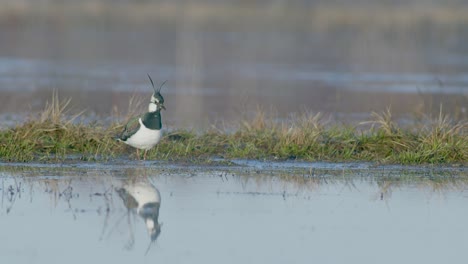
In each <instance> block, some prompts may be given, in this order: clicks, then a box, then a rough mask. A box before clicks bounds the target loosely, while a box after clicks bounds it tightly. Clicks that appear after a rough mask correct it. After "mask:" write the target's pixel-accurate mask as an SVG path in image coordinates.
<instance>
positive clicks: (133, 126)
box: [119, 116, 140, 141]
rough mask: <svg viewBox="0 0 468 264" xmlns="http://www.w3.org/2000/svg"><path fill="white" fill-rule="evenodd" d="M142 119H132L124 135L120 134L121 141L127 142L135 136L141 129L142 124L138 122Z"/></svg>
mask: <svg viewBox="0 0 468 264" xmlns="http://www.w3.org/2000/svg"><path fill="white" fill-rule="evenodd" d="M139 119H140V116H135V117H133V118H131V119H130V120H129V121H128V122H127V124H126V125H125V127H124V129H123V131H122V133H121V134H120V137H119V138H120V139H121V140H123V141H125V140H127V139H128V138H129V137H131V136H132V135H133V134H135V133H136V132H137V131H138V129H139V128H140V122H139V121H138V120H139Z"/></svg>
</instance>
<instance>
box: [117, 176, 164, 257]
mask: <svg viewBox="0 0 468 264" xmlns="http://www.w3.org/2000/svg"><path fill="white" fill-rule="evenodd" d="M115 191H116V192H117V193H118V194H119V196H120V198H121V199H122V201H123V203H124V206H125V207H126V208H127V209H128V211H129V212H132V213H136V214H137V215H139V216H140V217H141V218H142V219H143V221H144V222H145V226H146V229H147V231H148V234H149V236H150V239H151V240H150V245H149V246H148V249H147V252H148V250H149V248H150V246H151V244H152V243H154V242H155V241H156V239H157V238H158V237H159V234H160V233H161V225H162V224H160V223H159V220H158V219H159V208H160V206H161V195H160V193H159V190H158V189H157V188H156V187H155V186H154V185H153V184H152V183H151V182H149V181H148V180H147V179H144V178H138V179H134V180H129V181H127V182H125V184H123V185H122V187H121V188H116V189H115Z"/></svg>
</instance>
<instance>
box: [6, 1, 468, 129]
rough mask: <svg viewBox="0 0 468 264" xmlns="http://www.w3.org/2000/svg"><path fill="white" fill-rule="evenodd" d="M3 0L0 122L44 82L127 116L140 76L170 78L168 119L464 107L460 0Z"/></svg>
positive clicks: (36, 95)
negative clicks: (283, 0)
mask: <svg viewBox="0 0 468 264" xmlns="http://www.w3.org/2000/svg"><path fill="white" fill-rule="evenodd" d="M5 2H6V3H8V4H9V6H10V7H11V8H10V9H5V11H3V13H2V14H4V15H3V16H1V17H0V39H2V41H1V42H0V125H3V124H4V125H5V126H11V125H13V124H14V123H15V122H18V120H19V121H22V120H24V118H26V117H27V116H28V115H29V114H31V113H33V114H34V113H36V112H37V111H40V110H41V109H43V107H44V105H45V102H46V101H47V100H49V99H50V97H51V91H52V90H54V89H56V90H58V91H59V93H60V95H61V96H62V97H65V98H67V97H71V98H72V104H71V106H72V108H73V109H74V110H76V111H77V112H80V111H81V110H83V109H86V110H87V114H89V115H91V116H92V117H94V115H97V116H98V118H99V120H103V118H104V117H107V116H109V115H115V114H116V113H120V114H123V115H124V116H125V114H126V113H127V107H128V103H129V100H130V98H131V96H132V94H133V93H137V94H138V95H141V96H143V98H144V99H143V102H145V103H142V104H141V105H139V106H138V107H135V106H134V107H135V108H137V110H138V111H142V110H143V109H145V107H146V102H147V98H148V96H149V94H148V93H151V88H150V86H149V81H148V80H147V77H146V74H147V73H150V74H151V75H152V76H153V79H154V80H155V81H156V82H157V83H160V82H162V81H164V80H168V82H167V85H166V87H165V88H164V89H163V94H164V96H166V106H167V109H168V111H167V112H166V113H164V117H163V118H164V120H165V121H166V122H167V123H168V124H170V125H172V124H173V125H175V126H178V127H187V126H195V125H198V124H206V123H212V122H214V121H220V120H222V121H224V122H229V121H231V120H234V121H238V120H239V119H242V118H244V117H245V116H249V115H252V114H253V113H255V112H256V111H257V110H258V108H257V107H258V106H259V105H260V106H262V107H264V110H265V111H266V112H268V113H272V115H273V116H275V117H276V116H278V118H288V117H290V115H291V114H292V113H297V112H301V111H304V110H306V111H314V112H318V111H320V112H324V113H326V114H329V115H331V118H332V120H337V121H340V122H341V121H346V122H348V121H350V120H351V121H357V122H359V121H363V120H368V119H369V115H370V112H372V111H377V112H381V111H385V110H386V109H387V108H391V109H392V110H393V113H394V115H395V116H397V117H399V118H401V117H403V118H407V117H408V116H411V115H412V114H414V113H418V114H421V113H424V114H434V113H438V112H439V110H440V105H441V104H443V105H444V107H443V111H444V112H446V113H450V114H452V116H453V117H454V118H455V119H463V118H465V119H466V118H467V117H468V109H467V105H468V97H467V94H468V90H467V87H468V75H467V74H466V72H467V69H468V67H467V66H468V50H467V48H466V45H465V43H466V40H467V39H468V32H467V31H466V30H465V29H466V28H467V27H466V19H465V17H466V16H465V15H464V14H462V15H461V16H460V17H457V15H456V14H453V12H451V13H449V15H448V16H447V17H445V16H443V15H444V14H446V13H445V12H446V8H449V9H448V10H454V11H456V10H458V9H459V8H464V5H463V4H460V6H459V5H458V4H456V3H452V2H447V3H445V2H444V3H438V4H437V5H427V4H425V3H423V2H420V1H410V2H405V3H403V2H402V3H385V4H380V3H375V1H372V4H370V5H369V4H368V3H367V1H348V2H349V3H348V5H349V6H348V5H347V7H348V8H349V9H346V8H344V7H343V6H342V5H339V4H336V5H335V4H330V5H322V1H295V4H294V5H292V6H287V5H282V4H279V3H277V1H255V2H252V3H247V2H246V3H230V1H221V2H219V3H217V5H211V4H209V3H207V2H206V1H203V0H199V1H190V3H186V2H184V1H182V2H170V3H169V2H166V1H162V2H158V1H156V2H154V3H153V2H148V1H143V2H144V3H133V2H131V1H119V2H120V3H119V5H116V6H114V5H102V6H101V5H100V4H99V3H104V2H105V1H91V2H88V1H81V2H79V3H78V2H77V3H78V4H77V3H71V2H70V3H68V2H67V1H65V2H63V1H62V2H63V3H60V4H59V3H56V1H41V3H42V5H40V4H36V5H32V4H31V3H33V2H34V1H25V3H24V4H17V3H16V2H17V1H12V0H7V1H5ZM93 2H95V3H94V4H93ZM145 4H149V5H148V6H145ZM16 5H17V6H16ZM15 6H16V7H15ZM80 6H82V7H83V9H80ZM353 7H354V8H353ZM119 8H123V9H122V10H125V12H124V13H120V12H121V10H120V9H119ZM216 8H220V9H219V10H218V9H216ZM289 8H292V9H289ZM321 8H325V9H321ZM374 8H377V9H374ZM426 8H428V9H426ZM201 10H203V11H204V12H206V13H203V14H204V15H200V13H198V12H201ZM246 10H252V11H251V12H245V11H246ZM265 10H266V11H268V10H270V11H271V13H267V14H266V15H264V16H262V15H256V13H259V14H263V13H262V12H265ZM376 10H377V11H380V12H382V16H379V14H380V13H379V12H376ZM425 10H427V13H426V11H425ZM461 10H463V9H461ZM78 11H80V12H78ZM290 11H294V12H290ZM300 11H303V12H305V13H303V15H302V16H301V15H296V13H298V12H300ZM329 11H331V13H328V12H329ZM67 12H70V13H67ZM184 12H187V14H188V15H187V14H186V13H184ZM276 12H278V13H276ZM412 12H413V13H414V14H412ZM321 13H324V14H325V15H323V16H321ZM67 14H68V16H67ZM236 14H237V15H236ZM301 14H302V13H301ZM327 14H329V15H328V16H327ZM244 16H245V19H244V20H242V19H239V18H240V17H244ZM381 17H386V18H387V19H381ZM402 18H403V19H402ZM362 19H363V20H362ZM363 21H364V22H363ZM365 21H368V22H365ZM131 110H133V111H135V109H131ZM138 111H137V112H138ZM18 113H19V114H20V115H19V114H18ZM104 120H105V121H108V120H106V119H104Z"/></svg>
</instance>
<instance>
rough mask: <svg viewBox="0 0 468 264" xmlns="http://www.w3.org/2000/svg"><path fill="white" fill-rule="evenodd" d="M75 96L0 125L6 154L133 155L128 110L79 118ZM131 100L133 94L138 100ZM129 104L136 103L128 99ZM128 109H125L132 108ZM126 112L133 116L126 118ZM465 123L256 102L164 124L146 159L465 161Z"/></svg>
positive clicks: (60, 157)
mask: <svg viewBox="0 0 468 264" xmlns="http://www.w3.org/2000/svg"><path fill="white" fill-rule="evenodd" d="M69 102H70V100H60V99H59V97H58V95H57V94H56V93H55V94H54V95H53V96H52V99H51V100H50V102H49V103H47V105H46V107H45V109H44V110H43V111H42V112H41V113H40V114H39V115H37V116H31V117H30V118H29V120H28V121H27V122H24V123H21V124H18V125H16V126H15V127H11V128H4V129H2V130H1V131H0V157H1V159H2V160H3V161H22V162H27V161H64V160H67V159H80V160H85V161H89V160H95V161H99V160H109V159H115V158H124V157H125V158H130V159H135V158H137V157H135V156H133V155H134V154H133V149H132V148H130V147H127V146H124V145H123V144H120V143H119V142H117V141H115V139H114V138H115V135H116V134H117V133H118V132H119V131H121V129H122V127H123V124H125V121H126V120H125V118H122V119H120V121H119V119H117V118H116V119H115V121H113V122H111V123H110V124H105V123H101V122H98V121H97V120H96V121H95V122H86V123H84V122H80V121H77V118H78V117H79V116H80V115H81V114H83V112H80V113H78V114H74V115H70V114H69V112H68V105H69ZM133 103H134V102H133ZM129 109H133V108H132V107H129ZM131 114H133V113H130V114H129V115H128V116H131ZM127 119H128V118H127ZM467 128H468V123H467V122H466V121H464V120H460V121H453V120H452V119H451V118H450V117H449V116H447V115H444V114H443V109H442V108H441V111H440V114H439V115H438V116H437V117H435V118H430V117H423V118H420V119H419V120H417V121H414V123H413V124H406V125H401V124H398V123H397V122H396V121H394V120H393V119H392V114H391V110H387V111H386V112H383V113H374V114H373V119H371V120H369V121H367V122H361V123H359V124H356V125H343V124H332V123H329V122H328V121H327V119H326V118H323V116H322V115H321V114H320V113H318V114H312V113H309V112H304V113H302V114H298V115H295V116H291V118H289V119H287V120H284V121H278V120H276V119H275V118H274V116H268V115H267V114H266V113H265V111H262V110H261V109H259V110H258V111H257V114H256V115H255V116H254V117H253V118H250V119H244V120H239V121H238V122H237V123H235V124H221V125H220V124H214V125H212V126H210V127H209V128H208V129H206V130H204V131H194V130H186V129H183V128H169V129H166V132H165V135H164V137H163V139H162V140H161V142H160V143H159V144H158V145H157V146H156V147H155V148H154V149H152V150H151V151H150V152H149V153H148V158H149V159H155V160H171V161H181V160H184V161H197V162H203V161H207V160H210V159H212V158H214V157H215V158H225V159H236V158H242V159H244V158H246V159H257V160H304V161H316V160H319V161H334V162H336V161H373V162H378V163H400V164H427V163H432V164H462V165H464V164H466V161H467V160H468V134H467Z"/></svg>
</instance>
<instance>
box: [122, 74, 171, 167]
mask: <svg viewBox="0 0 468 264" xmlns="http://www.w3.org/2000/svg"><path fill="white" fill-rule="evenodd" d="M148 78H149V79H150V82H151V85H152V86H153V90H154V93H153V95H152V96H151V100H150V103H149V105H148V112H147V113H145V114H143V115H140V116H136V117H133V118H132V119H130V121H129V122H128V123H127V124H126V125H125V127H124V129H123V131H122V133H121V134H120V135H119V136H118V137H117V140H119V141H122V142H124V143H125V144H128V145H130V146H132V147H134V148H136V153H137V157H138V159H140V149H142V150H144V151H145V152H144V154H143V160H146V153H147V152H148V150H149V149H151V148H153V147H154V146H156V144H158V142H159V140H161V135H162V131H161V130H162V122H161V109H164V110H166V107H164V97H163V96H162V95H161V88H162V87H163V85H164V84H165V83H166V81H165V82H163V83H162V84H161V85H160V86H159V89H157V90H156V88H155V87H154V83H153V80H152V79H151V76H150V75H149V74H148Z"/></svg>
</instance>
